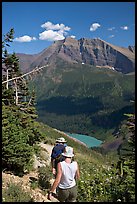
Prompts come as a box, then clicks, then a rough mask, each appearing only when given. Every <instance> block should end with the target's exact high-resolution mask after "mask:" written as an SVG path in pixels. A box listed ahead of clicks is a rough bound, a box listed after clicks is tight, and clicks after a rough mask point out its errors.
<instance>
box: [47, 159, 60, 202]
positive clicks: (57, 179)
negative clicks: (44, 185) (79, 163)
mask: <svg viewBox="0 0 137 204" xmlns="http://www.w3.org/2000/svg"><path fill="white" fill-rule="evenodd" d="M61 176H62V169H61V164H60V162H59V163H58V165H57V176H56V179H55V181H54V183H53V185H52V186H51V189H50V191H49V194H48V199H49V200H50V199H51V197H50V196H51V193H53V192H54V190H55V189H56V188H57V186H58V184H59V182H60V179H61Z"/></svg>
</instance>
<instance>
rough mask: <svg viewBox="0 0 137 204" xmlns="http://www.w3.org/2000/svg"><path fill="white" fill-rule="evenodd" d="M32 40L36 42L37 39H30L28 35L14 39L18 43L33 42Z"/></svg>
mask: <svg viewBox="0 0 137 204" xmlns="http://www.w3.org/2000/svg"><path fill="white" fill-rule="evenodd" d="M32 40H36V38H35V37H30V36H28V35H24V36H22V37H18V38H15V39H14V41H17V42H31V41H32Z"/></svg>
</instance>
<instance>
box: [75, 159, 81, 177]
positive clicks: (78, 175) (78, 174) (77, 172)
mask: <svg viewBox="0 0 137 204" xmlns="http://www.w3.org/2000/svg"><path fill="white" fill-rule="evenodd" d="M75 178H76V179H79V178H80V172H79V166H78V163H77V171H76V175H75Z"/></svg>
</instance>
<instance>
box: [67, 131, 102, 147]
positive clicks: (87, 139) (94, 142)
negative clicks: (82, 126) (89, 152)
mask: <svg viewBox="0 0 137 204" xmlns="http://www.w3.org/2000/svg"><path fill="white" fill-rule="evenodd" d="M65 133H66V134H67V135H68V136H70V137H73V138H75V139H77V140H80V141H81V142H83V143H85V144H86V145H87V147H89V148H90V147H98V146H100V144H101V143H102V141H101V140H98V139H96V138H95V137H91V136H88V135H82V134H75V133H68V132H65Z"/></svg>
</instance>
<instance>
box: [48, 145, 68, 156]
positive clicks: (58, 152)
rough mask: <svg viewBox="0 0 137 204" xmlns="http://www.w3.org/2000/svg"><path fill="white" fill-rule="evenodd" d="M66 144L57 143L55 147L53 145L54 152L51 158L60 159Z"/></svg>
mask: <svg viewBox="0 0 137 204" xmlns="http://www.w3.org/2000/svg"><path fill="white" fill-rule="evenodd" d="M64 149H65V146H64V145H63V144H57V145H56V146H55V147H53V150H52V153H51V158H52V159H59V158H60V156H62V155H61V153H62V152H63V151H64Z"/></svg>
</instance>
